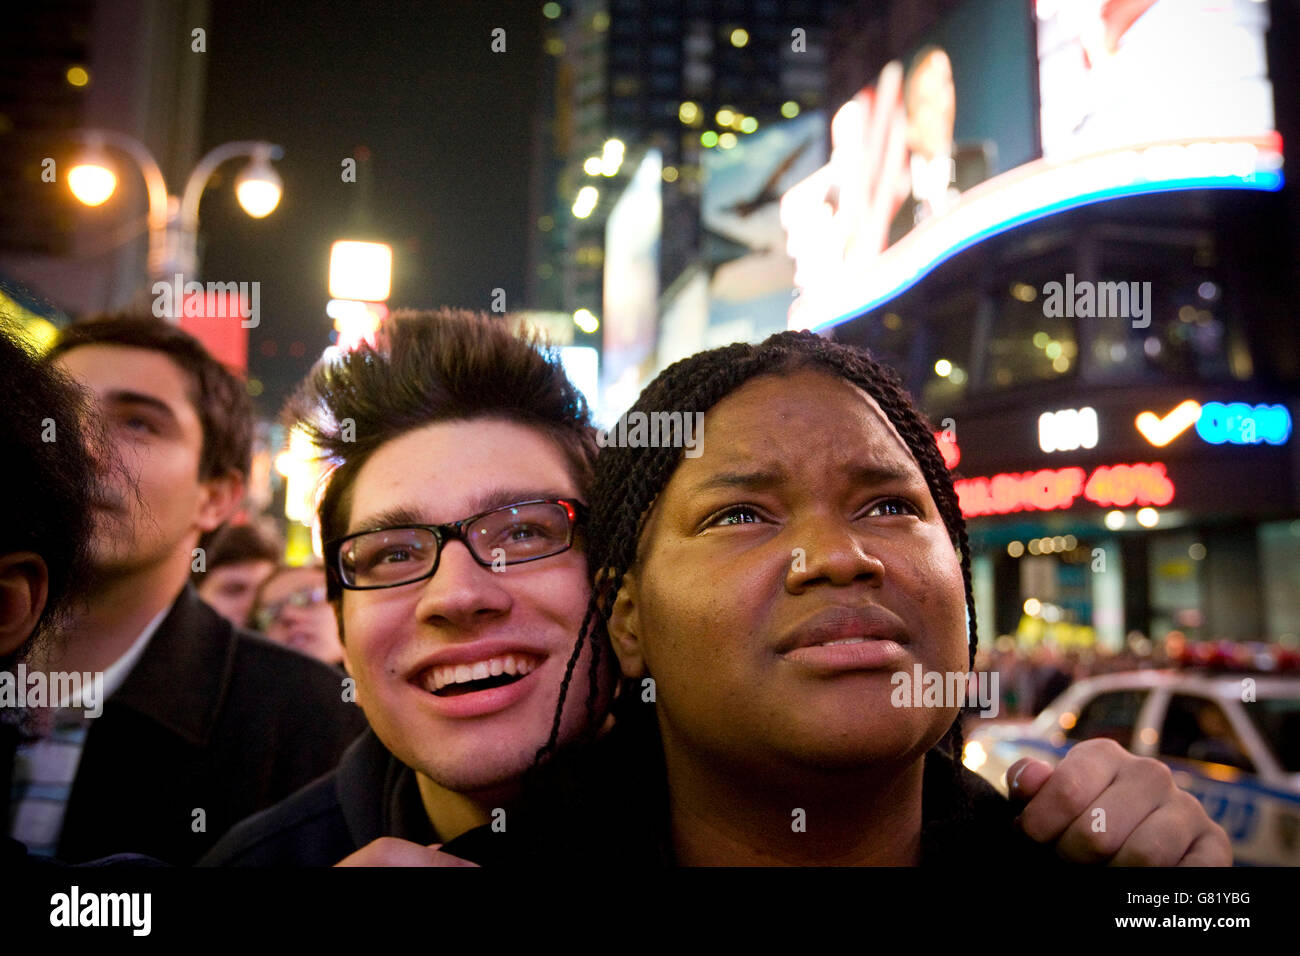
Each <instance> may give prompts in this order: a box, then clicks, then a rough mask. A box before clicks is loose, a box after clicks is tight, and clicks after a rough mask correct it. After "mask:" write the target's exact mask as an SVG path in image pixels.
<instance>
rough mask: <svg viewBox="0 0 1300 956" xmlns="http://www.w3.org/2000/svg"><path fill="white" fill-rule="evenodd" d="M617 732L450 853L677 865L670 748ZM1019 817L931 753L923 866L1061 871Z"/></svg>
mask: <svg viewBox="0 0 1300 956" xmlns="http://www.w3.org/2000/svg"><path fill="white" fill-rule="evenodd" d="M619 726H620V725H619V724H618V723H616V724H615V728H614V731H613V732H612V733H610V734H609V735H608V736H607V737H606V738H605V739H604V740H602V741H600V742H598V743H597V744H595V745H593V746H592V747H590V748H589V749H587V750H586V751H585V752H583V753H581V754H579V755H577V756H572V755H570V756H562V757H561V758H558V759H557V760H556V761H554V762H553V764H552V765H551V766H550V767H548V768H547V769H546V770H545V771H543V772H542V773H541V774H539V775H538V776H536V777H534V778H533V779H532V781H531V786H530V787H529V791H528V795H527V797H526V799H525V800H524V801H523V805H522V806H521V807H520V808H519V809H518V810H512V811H509V812H508V814H507V817H506V819H505V820H504V826H502V827H498V828H497V829H495V830H494V829H493V827H492V826H490V825H489V826H482V827H478V828H477V829H474V830H471V831H470V832H468V833H466V834H464V835H463V836H461V837H459V838H457V839H456V840H452V841H450V842H449V843H447V844H446V845H445V846H443V848H442V849H443V851H444V852H446V853H450V854H452V855H454V856H458V857H461V858H462V859H465V860H469V861H470V862H472V863H478V864H479V865H481V866H507V867H515V868H532V867H543V868H549V869H555V868H568V867H578V866H581V867H583V868H584V869H588V870H591V869H593V868H594V870H595V871H596V872H602V871H605V870H611V869H615V870H617V869H625V870H626V869H646V868H652V867H666V866H673V865H675V859H674V854H673V849H672V840H671V833H670V826H669V817H668V793H667V786H666V777H665V774H664V769H663V762H662V749H661V747H662V745H660V744H659V743H658V737H657V735H655V736H654V737H653V738H645V737H644V736H642V737H641V738H640V739H638V738H637V737H635V736H633V737H632V738H631V739H628V738H627V737H624V739H622V740H619V739H618V738H619V737H620V736H622V735H620V734H619ZM627 733H628V734H632V735H636V734H637V733H638V732H637V731H628V732H627ZM656 751H657V753H656ZM1018 813H1019V807H1017V806H1016V805H1015V804H1013V803H1012V802H1011V801H1009V800H1008V799H1007V798H1006V797H1003V796H1002V795H1001V794H999V793H998V792H997V791H996V790H994V789H993V787H992V786H991V785H989V784H988V783H987V782H986V781H985V780H984V779H983V778H982V777H979V776H977V775H976V774H973V773H971V772H970V771H969V770H967V769H966V768H965V767H961V766H956V767H954V765H953V761H952V759H951V758H950V757H949V756H948V755H947V754H946V753H944V752H943V751H941V750H939V749H938V748H934V749H932V750H931V751H930V752H929V753H927V754H926V757H925V770H924V779H923V783H922V795H921V865H922V866H926V867H946V868H948V869H949V870H950V871H952V872H958V871H960V870H965V869H969V868H971V867H976V866H981V867H985V868H989V867H993V868H1005V867H1024V868H1028V870H1029V871H1030V872H1033V870H1035V869H1040V868H1042V867H1045V866H1056V865H1059V864H1060V863H1061V861H1060V860H1059V859H1058V858H1057V856H1056V854H1055V850H1054V849H1053V848H1052V847H1049V846H1043V845H1040V844H1037V843H1034V842H1033V841H1032V840H1030V839H1029V838H1028V837H1027V836H1025V835H1024V834H1023V833H1021V832H1020V831H1019V830H1018V829H1016V827H1015V826H1014V821H1015V817H1016V816H1017V814H1018Z"/></svg>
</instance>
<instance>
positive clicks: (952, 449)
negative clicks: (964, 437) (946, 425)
mask: <svg viewBox="0 0 1300 956" xmlns="http://www.w3.org/2000/svg"><path fill="white" fill-rule="evenodd" d="M934 443H935V444H936V445H938V446H939V454H941V455H943V463H944V465H946V466H947V468H948V470H949V471H952V470H953V469H954V468H956V467H957V462H959V461H961V449H960V448H958V447H957V436H956V435H953V434H952V433H951V432H946V431H944V432H935V433H934Z"/></svg>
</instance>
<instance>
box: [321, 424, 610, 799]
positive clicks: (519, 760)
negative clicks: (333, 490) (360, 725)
mask: <svg viewBox="0 0 1300 956" xmlns="http://www.w3.org/2000/svg"><path fill="white" fill-rule="evenodd" d="M547 498H568V499H575V500H579V501H581V500H583V496H582V495H580V494H579V488H578V486H577V483H576V481H575V479H574V477H573V475H572V474H571V473H570V469H569V467H568V466H567V463H566V461H565V458H564V456H563V454H562V453H561V451H560V449H559V448H558V447H557V446H556V445H555V444H554V443H553V442H552V441H551V440H550V439H549V438H548V437H547V436H546V435H545V433H543V432H541V431H539V430H537V429H535V428H531V427H528V426H525V425H522V424H518V423H515V422H510V421H501V420H494V419H482V418H480V419H474V420H471V421H457V422H439V423H436V424H431V425H428V426H425V427H423V428H420V429H417V430H415V431H412V432H409V433H407V434H405V435H403V436H400V437H398V438H395V439H393V440H391V441H389V442H387V443H386V444H384V445H382V446H380V447H379V449H378V450H377V451H376V452H375V453H374V454H373V455H372V456H371V457H370V458H369V459H368V460H367V461H366V463H365V464H364V465H363V466H362V467H361V469H360V471H359V472H358V473H357V477H356V480H355V482H354V484H353V487H352V501H351V511H350V518H349V522H348V528H347V531H348V533H349V534H350V533H354V532H358V531H364V530H371V529H377V528H383V527H393V526H398V525H404V524H413V523H415V524H442V523H449V522H453V521H458V520H460V519H462V518H467V517H470V516H471V515H476V514H479V513H481V512H484V511H488V510H491V509H494V508H498V507H502V506H505V505H508V504H512V503H515V502H520V501H528V500H533V499H547ZM589 593H590V591H589V587H588V584H587V571H586V561H585V559H584V557H583V554H582V552H581V550H579V548H578V547H576V546H575V547H573V548H570V549H569V550H567V551H564V552H562V553H559V554H555V555H552V556H550V557H545V558H541V559H539V560H536V561H532V562H528V563H524V564H512V565H507V566H505V567H503V568H502V569H501V570H500V571H494V570H493V569H492V568H491V567H483V566H482V565H480V564H478V563H477V562H476V561H475V560H474V558H473V557H472V556H471V554H470V552H469V550H468V548H467V547H466V545H465V544H464V543H463V542H461V541H455V540H448V541H447V543H446V544H445V546H444V547H443V550H442V556H441V559H440V561H439V563H438V568H437V571H436V573H435V574H434V575H433V577H431V578H429V579H427V580H424V581H416V582H413V583H410V584H404V585H399V586H397V587H390V588H383V589H380V590H368V591H356V590H345V591H343V595H342V610H341V616H342V621H343V640H344V646H345V648H346V655H347V665H348V670H349V673H351V674H352V676H353V677H354V678H355V679H356V692H357V702H358V703H359V704H360V705H361V707H362V708H363V709H364V711H365V713H366V718H367V719H368V720H369V722H370V725H371V727H372V728H374V731H375V733H376V734H377V735H378V736H379V738H380V739H381V740H382V741H383V742H384V744H385V745H386V746H387V747H388V748H389V750H391V751H392V752H393V753H394V754H395V755H396V756H397V757H398V758H399V759H401V760H402V761H403V762H404V763H406V764H407V765H408V766H411V767H413V768H415V769H417V770H418V771H419V772H421V773H422V774H424V775H425V776H426V777H428V778H429V779H430V780H432V781H434V782H435V783H437V784H439V785H441V786H443V787H445V788H447V789H449V790H453V791H456V792H458V793H473V792H475V791H482V790H488V789H491V788H494V787H501V786H510V785H513V784H514V783H515V782H517V780H518V778H519V777H520V776H521V775H522V774H523V773H524V771H526V770H527V769H528V768H529V767H530V766H531V765H532V763H533V758H534V755H535V754H536V752H537V749H538V748H539V747H540V746H541V745H542V744H543V743H545V741H546V739H547V737H548V736H549V734H550V729H551V723H552V719H553V716H554V713H555V702H556V700H557V699H558V697H559V687H560V682H561V679H562V677H563V675H564V671H565V667H566V664H567V661H568V658H569V654H570V653H571V652H572V649H573V646H574V644H575V642H576V639H577V635H578V630H579V626H580V624H581V622H582V616H583V612H584V610H585V608H586V603H587V599H588V596H589ZM586 674H587V671H586V662H585V660H584V661H582V662H580V666H579V668H578V670H577V671H576V672H575V674H574V677H573V680H574V681H575V682H577V683H576V684H575V686H582V687H585V686H586V683H585V681H586V679H587V677H586ZM449 677H450V678H452V680H453V683H445V682H446V681H447V680H448V678H449ZM470 678H473V679H470ZM480 678H482V679H480ZM583 716H584V715H583V713H582V708H581V706H576V707H572V708H566V713H565V723H564V725H563V727H562V736H561V740H562V741H563V740H566V739H568V738H569V737H571V736H572V734H573V733H574V732H576V731H577V730H578V729H580V727H581V724H582V718H583Z"/></svg>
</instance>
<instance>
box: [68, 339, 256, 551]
mask: <svg viewBox="0 0 1300 956" xmlns="http://www.w3.org/2000/svg"><path fill="white" fill-rule="evenodd" d="M57 364H58V366H59V367H60V368H62V369H63V371H64V372H66V373H67V374H68V375H70V376H71V377H72V378H74V379H76V380H77V381H78V382H80V383H81V384H82V385H83V386H85V387H86V388H87V389H88V390H89V391H90V392H91V394H92V395H93V396H94V397H95V399H96V401H97V404H98V406H99V408H100V411H101V412H102V414H103V416H104V419H105V424H106V426H107V429H108V434H109V438H110V440H111V441H112V442H113V445H114V447H115V449H116V451H117V453H118V456H119V458H120V460H121V462H122V463H123V465H124V466H125V468H126V469H127V471H128V472H129V474H130V476H131V478H133V479H134V482H135V487H134V488H131V489H128V488H125V487H122V483H121V482H118V488H117V494H116V495H115V496H114V500H111V501H103V502H99V503H97V504H96V512H97V518H98V520H97V523H96V533H95V538H94V544H93V548H94V563H95V566H96V570H97V571H99V572H100V573H101V574H106V575H112V576H117V575H122V574H132V573H138V572H140V571H143V570H145V569H148V568H150V567H154V566H157V565H159V564H161V563H165V562H167V561H168V560H180V559H181V556H183V560H184V562H185V564H186V566H187V568H188V564H189V560H190V551H191V549H192V548H193V547H194V546H195V544H196V543H197V540H198V537H199V535H200V534H201V533H202V532H205V531H211V530H213V529H215V528H216V527H218V526H219V525H220V524H221V523H222V522H223V521H224V520H225V519H226V517H228V515H229V512H230V511H231V510H232V509H233V507H234V505H235V503H236V501H237V499H238V495H239V492H240V491H241V490H242V486H241V485H239V483H238V482H233V479H230V478H223V479H213V480H204V479H203V478H202V477H201V476H200V474H199V462H200V455H201V453H202V449H203V429H202V425H201V423H200V420H199V416H198V412H197V410H196V409H195V407H194V405H193V402H192V399H191V390H192V389H193V385H192V383H191V381H190V379H189V376H188V375H187V374H186V373H185V372H184V371H183V370H182V369H181V368H180V367H179V366H178V365H177V364H176V363H175V362H173V361H172V360H171V359H170V358H169V357H168V356H166V355H164V354H162V353H161V352H155V351H151V350H149V349H141V348H132V347H127V346H118V345H83V346H79V347H77V348H74V349H71V350H70V351H68V352H65V353H63V354H62V355H61V356H59V358H58V360H57ZM232 482H233V483H232Z"/></svg>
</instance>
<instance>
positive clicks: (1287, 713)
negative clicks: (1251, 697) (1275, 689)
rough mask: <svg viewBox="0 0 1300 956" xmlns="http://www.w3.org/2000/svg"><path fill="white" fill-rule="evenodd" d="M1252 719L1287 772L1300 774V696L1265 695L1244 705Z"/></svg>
mask: <svg viewBox="0 0 1300 956" xmlns="http://www.w3.org/2000/svg"><path fill="white" fill-rule="evenodd" d="M1245 711H1246V713H1247V714H1249V715H1250V719H1251V722H1252V723H1254V725H1255V727H1256V728H1257V729H1258V730H1259V732H1260V735H1261V736H1263V738H1264V740H1265V742H1266V743H1267V744H1268V749H1269V750H1271V751H1272V752H1273V754H1274V755H1275V756H1276V757H1277V761H1278V763H1280V764H1281V765H1282V769H1283V770H1285V771H1286V772H1287V773H1300V697H1264V698H1260V699H1259V700H1256V701H1251V702H1249V703H1247V704H1246V705H1245Z"/></svg>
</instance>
